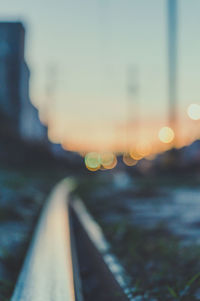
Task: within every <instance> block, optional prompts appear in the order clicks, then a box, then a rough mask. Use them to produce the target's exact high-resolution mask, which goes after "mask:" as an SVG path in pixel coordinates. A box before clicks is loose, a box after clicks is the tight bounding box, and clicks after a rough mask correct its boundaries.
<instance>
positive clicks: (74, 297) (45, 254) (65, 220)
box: [11, 179, 134, 301]
mask: <svg viewBox="0 0 200 301" xmlns="http://www.w3.org/2000/svg"><path fill="white" fill-rule="evenodd" d="M72 188H73V183H72V181H70V180H67V179H65V180H63V181H62V182H60V183H59V184H58V185H56V187H55V188H54V189H53V191H52V193H51V194H50V196H49V198H48V200H47V202H46V205H45V206H44V209H43V211H42V214H41V216H40V219H39V222H38V225H37V226H36V230H35V233H34V235H33V239H32V242H31V244H30V247H29V250H28V253H27V256H26V258H25V261H24V264H23V267H22V270H21V272H20V275H19V278H18V281H17V284H16V286H15V290H14V293H13V296H12V298H11V301H83V300H84V298H83V294H82V281H81V277H80V266H79V263H80V262H79V259H80V258H78V256H79V255H80V252H82V250H81V249H82V247H84V248H85V250H86V257H88V258H89V261H91V263H92V266H94V267H95V272H96V273H97V274H98V276H99V275H100V277H101V280H102V284H103V289H105V291H106V292H108V293H110V294H111V295H112V296H113V297H112V301H133V300H134V298H133V297H132V292H131V289H129V287H128V284H127V283H128V282H127V277H126V275H125V271H124V270H123V268H122V266H121V265H120V264H119V262H118V261H117V259H116V258H115V256H113V255H112V254H111V253H110V248H109V244H108V243H107V242H106V240H105V238H104V236H103V232H102V231H101V229H100V227H99V226H98V225H97V223H96V222H95V221H94V220H93V218H92V217H91V216H90V214H89V213H88V211H87V209H86V208H85V206H84V204H83V203H82V202H81V201H80V200H72V202H70V197H69V193H70V191H71V189H72ZM77 225H78V228H77ZM77 230H78V233H77ZM76 236H79V238H81V244H79V243H77V237H76ZM78 253H79V254H78ZM100 300H101V299H100ZM109 300H111V299H109ZM102 301H104V300H102Z"/></svg>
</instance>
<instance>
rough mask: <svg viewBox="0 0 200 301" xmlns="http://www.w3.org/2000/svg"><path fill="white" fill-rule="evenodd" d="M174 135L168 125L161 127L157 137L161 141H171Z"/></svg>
mask: <svg viewBox="0 0 200 301" xmlns="http://www.w3.org/2000/svg"><path fill="white" fill-rule="evenodd" d="M174 137H175V135H174V131H173V130H172V129H171V128H170V127H168V126H165V127H163V128H161V129H160V131H159V133H158V138H159V140H160V141H161V142H163V143H171V142H172V141H173V140H174Z"/></svg>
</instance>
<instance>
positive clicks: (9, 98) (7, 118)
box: [0, 22, 47, 141]
mask: <svg viewBox="0 0 200 301" xmlns="http://www.w3.org/2000/svg"><path fill="white" fill-rule="evenodd" d="M24 48H25V28H24V26H23V24H22V23H20V22H0V125H1V127H2V126H3V128H4V132H7V133H8V132H9V133H12V134H13V133H14V134H15V135H18V136H20V137H21V138H23V139H25V140H37V141H39V140H41V141H45V140H46V141H47V135H46V128H45V127H44V126H43V125H42V124H41V123H40V121H39V119H38V112H37V110H36V109H35V108H34V107H33V105H32V104H31V102H30V98H29V79H30V71H29V68H28V66H27V64H26V62H25V58H24Z"/></svg>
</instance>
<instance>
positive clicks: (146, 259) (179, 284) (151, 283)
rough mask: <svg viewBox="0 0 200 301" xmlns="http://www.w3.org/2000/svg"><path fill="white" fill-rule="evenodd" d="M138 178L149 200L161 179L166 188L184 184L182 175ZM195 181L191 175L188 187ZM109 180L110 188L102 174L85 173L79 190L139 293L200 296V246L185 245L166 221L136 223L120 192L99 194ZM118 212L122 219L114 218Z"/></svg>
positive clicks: (182, 300)
mask: <svg viewBox="0 0 200 301" xmlns="http://www.w3.org/2000/svg"><path fill="white" fill-rule="evenodd" d="M136 181H138V186H137V187H139V189H138V188H137V189H138V192H141V197H143V196H144V195H145V197H146V198H147V200H148V193H146V192H147V191H148V189H149V187H153V189H154V191H155V192H157V190H158V187H159V188H160V184H161V186H162V187H164V188H165V187H167V188H169V187H173V188H175V189H176V188H180V184H179V180H177V181H175V180H169V181H168V182H167V183H166V185H165V179H159V180H158V182H157V183H156V181H155V179H153V178H151V179H149V181H148V180H147V179H144V181H142V179H141V178H140V179H139V180H136ZM192 183H193V182H192V180H191V181H190V183H188V187H189V186H190V184H191V185H192ZM109 185H110V187H111V182H109V181H108V180H106V181H104V180H103V179H102V178H101V179H99V178H98V177H93V178H89V179H87V178H85V179H83V180H81V181H80V182H79V185H78V186H77V188H76V191H75V193H76V194H78V195H79V196H80V197H81V198H82V199H83V200H84V202H85V204H86V206H87V207H88V208H89V211H90V212H91V213H92V215H93V216H94V217H95V219H96V220H97V222H98V223H99V224H100V226H101V227H102V229H103V230H104V233H105V236H106V237H107V239H108V241H109V242H110V243H111V246H112V250H113V252H114V253H115V254H116V255H117V257H118V258H119V259H120V261H121V262H122V264H123V265H124V267H125V269H126V271H127V272H128V274H129V275H130V276H131V279H132V287H133V291H134V295H135V296H141V297H142V299H141V300H148V301H151V300H154V301H155V300H158V301H168V300H178V301H197V300H200V297H199V296H198V295H200V247H199V246H198V245H195V244H190V245H183V244H182V240H181V238H180V237H178V236H176V235H175V234H173V233H171V232H170V230H169V229H168V226H167V224H165V223H160V224H157V225H156V226H155V227H154V228H151V229H150V228H149V229H148V228H145V227H142V226H133V224H132V223H131V222H130V219H127V215H126V211H125V210H122V208H123V197H124V196H123V194H122V193H121V195H119V194H118V195H117V197H112V196H110V197H101V196H100V197H99V194H98V192H100V191H102V190H104V189H105V190H109ZM183 187H186V184H184V186H183ZM143 192H144V193H143ZM100 195H101V194H100ZM139 195H140V194H139V193H137V196H139ZM158 195H159V194H158ZM133 196H134V192H133ZM120 199H121V200H120ZM141 201H142V199H141ZM116 213H117V214H118V218H117V219H113V218H112V216H113V215H115V214H116ZM119 215H120V216H119ZM108 217H110V218H108ZM144 223H145V221H144Z"/></svg>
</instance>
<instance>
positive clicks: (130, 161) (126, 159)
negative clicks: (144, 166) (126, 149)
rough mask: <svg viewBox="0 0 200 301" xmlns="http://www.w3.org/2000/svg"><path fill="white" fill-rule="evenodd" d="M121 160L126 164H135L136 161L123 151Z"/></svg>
mask: <svg viewBox="0 0 200 301" xmlns="http://www.w3.org/2000/svg"><path fill="white" fill-rule="evenodd" d="M123 162H124V164H126V165H127V166H135V165H136V164H137V162H138V161H136V160H134V159H133V158H132V157H131V156H130V155H129V154H127V153H124V154H123Z"/></svg>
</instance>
